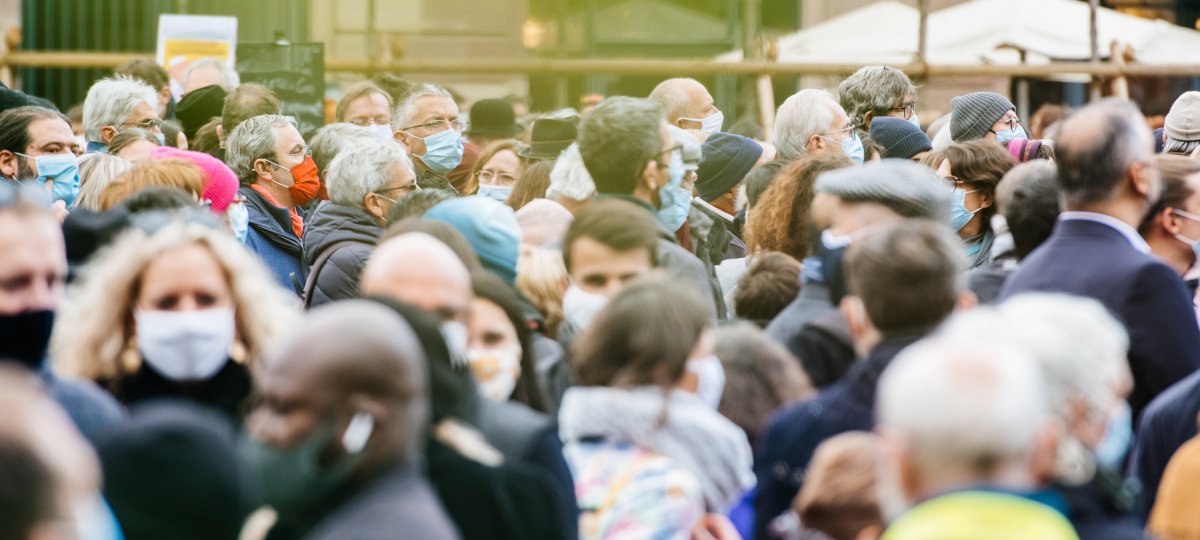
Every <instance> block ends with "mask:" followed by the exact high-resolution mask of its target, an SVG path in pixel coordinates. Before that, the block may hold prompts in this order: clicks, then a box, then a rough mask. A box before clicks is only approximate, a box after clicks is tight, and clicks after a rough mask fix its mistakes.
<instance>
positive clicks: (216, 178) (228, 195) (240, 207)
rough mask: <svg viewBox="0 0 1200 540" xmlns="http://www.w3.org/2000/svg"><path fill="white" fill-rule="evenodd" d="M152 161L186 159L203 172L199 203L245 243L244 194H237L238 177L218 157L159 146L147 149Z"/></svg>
mask: <svg viewBox="0 0 1200 540" xmlns="http://www.w3.org/2000/svg"><path fill="white" fill-rule="evenodd" d="M150 159H151V160H152V161H157V160H162V159H186V160H188V161H190V162H192V163H194V164H195V165H196V166H197V167H199V168H200V170H201V171H202V172H203V174H204V192H203V193H201V194H200V202H201V204H204V205H207V206H208V209H209V210H212V212H213V213H214V214H217V215H218V216H222V218H223V219H224V221H225V224H226V225H228V226H229V230H230V232H232V233H233V235H234V237H235V238H237V239H238V241H239V242H241V243H243V244H244V243H246V234H247V229H248V228H249V226H250V215H249V212H248V211H247V210H246V203H245V197H243V196H241V195H239V194H238V179H237V176H235V175H234V174H233V171H232V170H230V169H229V167H228V166H226V165H225V164H224V163H223V162H221V160H219V159H217V158H214V157H212V156H210V155H208V154H203V153H200V152H192V151H189V150H179V149H176V148H171V147H169V146H160V147H157V148H155V149H154V150H152V151H151V152H150Z"/></svg>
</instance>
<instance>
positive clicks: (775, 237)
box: [746, 154, 852, 261]
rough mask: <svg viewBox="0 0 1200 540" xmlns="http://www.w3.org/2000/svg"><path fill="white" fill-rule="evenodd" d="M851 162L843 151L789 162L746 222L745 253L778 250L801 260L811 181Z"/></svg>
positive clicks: (805, 252) (804, 251) (805, 243)
mask: <svg viewBox="0 0 1200 540" xmlns="http://www.w3.org/2000/svg"><path fill="white" fill-rule="evenodd" d="M850 165H852V163H851V161H850V158H848V157H846V156H845V155H843V154H837V155H832V156H814V157H809V158H803V159H799V160H796V161H794V162H792V163H791V164H790V165H788V166H787V167H785V168H784V169H783V170H782V171H780V172H779V174H777V175H776V176H775V180H774V181H773V182H771V185H770V187H768V188H767V190H766V191H764V192H763V194H762V195H761V196H760V197H759V201H758V204H757V205H756V206H755V207H754V211H752V212H750V217H749V219H748V220H747V222H746V248H747V251H748V252H749V253H757V252H760V251H778V252H781V253H786V254H788V255H791V256H792V258H794V259H796V260H798V261H802V260H804V258H805V257H807V256H808V254H809V238H808V234H809V231H808V228H809V227H808V212H809V208H810V207H812V201H813V183H814V182H815V181H816V179H817V176H819V175H820V174H821V173H823V172H827V171H832V170H835V169H841V168H843V167H849V166H850Z"/></svg>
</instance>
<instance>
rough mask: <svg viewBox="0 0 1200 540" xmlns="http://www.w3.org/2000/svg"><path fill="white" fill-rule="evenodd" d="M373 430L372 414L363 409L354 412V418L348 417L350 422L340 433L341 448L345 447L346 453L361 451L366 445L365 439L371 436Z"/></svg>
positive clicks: (373, 420)
mask: <svg viewBox="0 0 1200 540" xmlns="http://www.w3.org/2000/svg"><path fill="white" fill-rule="evenodd" d="M373 431H375V417H374V416H371V415H370V414H368V413H366V412H363V411H358V412H357V413H354V418H351V419H350V424H349V425H347V426H346V431H345V432H344V433H342V448H345V449H346V453H348V454H358V453H361V452H362V451H363V449H364V448H366V447H367V439H370V438H371V432H373Z"/></svg>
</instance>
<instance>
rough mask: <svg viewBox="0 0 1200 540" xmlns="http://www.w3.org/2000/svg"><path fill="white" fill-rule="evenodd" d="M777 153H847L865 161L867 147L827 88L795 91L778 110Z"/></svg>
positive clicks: (795, 155)
mask: <svg viewBox="0 0 1200 540" xmlns="http://www.w3.org/2000/svg"><path fill="white" fill-rule="evenodd" d="M775 146H776V148H777V151H778V157H780V158H783V159H787V160H795V159H799V158H802V157H804V156H808V155H813V154H838V153H841V154H844V155H846V156H847V157H849V158H850V159H851V160H853V161H854V162H855V163H860V164H861V163H862V162H863V158H864V150H863V145H862V139H860V138H859V136H858V132H857V130H856V128H855V126H854V124H852V123H850V117H849V116H847V115H846V111H845V110H843V109H842V106H841V105H839V104H838V102H837V101H836V100H834V99H833V94H830V93H829V92H828V91H825V90H819V89H815V88H808V89H804V90H801V91H799V92H796V93H795V94H793V95H792V96H791V97H789V98H787V100H786V101H784V102H783V105H780V106H779V111H778V112H776V113H775Z"/></svg>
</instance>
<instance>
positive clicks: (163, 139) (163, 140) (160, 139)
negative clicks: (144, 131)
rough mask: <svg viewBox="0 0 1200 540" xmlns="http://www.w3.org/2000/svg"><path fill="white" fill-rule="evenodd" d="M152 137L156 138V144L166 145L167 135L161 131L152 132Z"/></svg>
mask: <svg viewBox="0 0 1200 540" xmlns="http://www.w3.org/2000/svg"><path fill="white" fill-rule="evenodd" d="M154 138H155V139H158V145H159V146H166V145H167V136H166V135H163V134H162V133H155V134H154Z"/></svg>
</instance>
